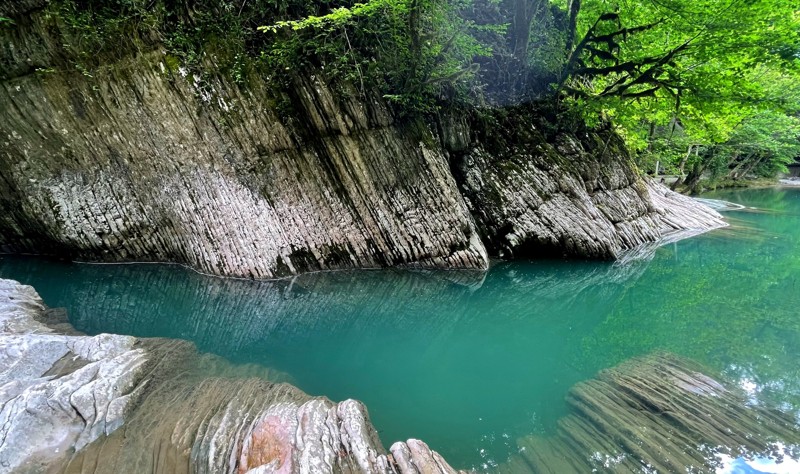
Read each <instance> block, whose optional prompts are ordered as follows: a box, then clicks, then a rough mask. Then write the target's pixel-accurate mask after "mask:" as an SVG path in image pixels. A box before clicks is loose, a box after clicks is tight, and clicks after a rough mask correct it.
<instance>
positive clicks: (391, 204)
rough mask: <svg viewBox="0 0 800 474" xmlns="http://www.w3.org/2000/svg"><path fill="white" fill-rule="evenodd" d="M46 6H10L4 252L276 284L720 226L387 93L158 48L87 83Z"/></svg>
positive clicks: (625, 168)
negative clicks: (434, 119)
mask: <svg viewBox="0 0 800 474" xmlns="http://www.w3.org/2000/svg"><path fill="white" fill-rule="evenodd" d="M41 8H46V4H45V3H44V2H39V1H30V2H24V3H22V4H19V5H18V6H15V7H13V8H10V9H7V13H8V14H9V15H11V16H13V19H14V25H13V27H10V28H5V29H3V30H2V31H0V35H2V38H0V39H2V41H1V42H0V46H1V47H0V65H2V73H0V77H2V78H3V79H2V81H0V109H2V110H3V111H4V113H3V114H0V143H1V144H2V153H0V182H2V186H0V252H22V253H45V254H57V255H60V256H66V257H70V258H78V259H85V260H91V261H107V262H119V261H168V262H176V263H181V264H185V265H188V266H191V267H192V268H195V269H197V270H200V271H202V272H206V273H211V274H217V275H229V276H238V277H249V278H256V279H269V278H274V277H281V276H288V275H296V274H300V273H304V272H309V271H316V270H327V269H343V268H367V267H385V266H394V265H401V266H406V265H413V266H419V267H428V268H431V267H444V268H471V269H485V268H486V267H487V263H488V259H487V251H486V247H488V248H489V249H490V250H491V251H492V253H494V254H495V255H498V256H505V257H513V256H519V255H526V254H528V255H537V254H549V255H559V256H561V255H566V256H572V257H579V258H605V259H611V258H617V257H619V256H620V255H621V253H622V252H623V251H624V250H626V249H630V248H634V247H636V246H637V245H640V244H642V243H646V242H654V241H658V240H659V239H660V238H661V237H662V236H663V234H664V233H665V232H669V231H672V230H676V229H677V230H686V229H687V228H688V227H689V226H693V225H694V224H695V223H698V224H699V225H698V227H697V228H696V229H695V230H701V229H702V230H707V229H710V228H713V227H716V226H719V225H720V221H719V216H718V215H715V214H713V213H712V214H709V213H708V212H706V211H705V210H704V209H702V206H699V205H696V204H694V203H692V202H691V201H685V200H682V198H680V197H679V196H677V195H672V194H664V196H661V197H659V196H656V194H659V195H660V194H662V190H661V189H660V188H659V187H658V186H656V185H653V184H646V183H645V182H644V181H642V180H641V178H639V177H638V175H637V172H636V170H635V168H634V167H633V166H632V165H631V164H630V163H629V162H628V159H627V158H626V156H625V154H624V153H621V152H620V150H619V149H618V147H616V148H615V147H611V148H609V147H608V141H607V140H606V141H605V142H604V141H603V140H604V139H601V138H600V137H599V136H596V137H594V138H592V137H588V136H587V137H588V139H583V138H582V139H581V140H578V139H576V138H575V137H569V136H567V135H564V136H562V137H561V138H558V139H556V140H551V141H552V142H553V143H548V142H547V140H544V139H542V140H533V141H531V140H527V139H526V138H524V137H523V138H520V139H519V140H518V141H517V142H516V144H515V146H516V150H515V151H513V152H512V153H508V150H503V149H499V148H496V147H494V146H492V145H491V144H488V143H484V141H481V140H476V137H475V135H476V134H475V132H476V130H474V129H471V127H473V128H474V127H475V126H476V125H477V124H476V123H474V122H471V121H470V120H468V119H467V118H466V114H461V115H459V114H450V115H445V116H443V117H440V118H439V123H438V124H435V125H431V124H429V125H431V126H428V125H425V124H422V123H421V122H422V121H421V120H417V121H412V122H411V123H407V122H404V123H402V124H401V123H397V122H395V120H394V118H393V115H392V113H391V112H390V110H389V109H388V107H387V106H386V104H385V103H384V102H383V100H382V99H381V98H380V97H377V95H375V94H358V93H356V92H355V91H353V90H350V92H349V93H347V92H346V91H345V93H342V90H341V89H342V88H344V89H348V87H347V85H341V84H339V85H337V86H335V87H338V89H337V90H338V92H336V93H334V87H333V86H331V85H330V84H328V83H326V81H325V80H324V79H323V78H322V77H320V76H319V75H318V74H315V73H314V72H313V71H308V72H306V73H304V74H300V73H298V75H297V76H296V77H294V79H293V84H292V85H291V86H290V87H289V88H288V90H285V91H276V88H275V87H272V86H271V85H270V84H268V83H265V82H264V81H263V80H262V79H261V78H253V80H250V81H248V85H247V86H246V87H242V86H240V85H238V84H237V83H235V82H234V81H231V80H230V78H228V77H226V75H225V74H224V73H222V72H221V71H219V68H218V67H217V66H216V64H215V63H214V60H213V58H212V57H207V58H206V59H205V60H204V61H205V62H204V63H203V64H202V65H200V66H196V68H197V67H199V68H200V69H201V70H202V71H199V70H194V71H190V70H188V69H186V68H185V67H182V66H180V65H179V64H176V60H175V58H172V60H169V57H168V56H167V55H166V53H165V51H163V50H161V49H159V48H158V45H151V46H149V47H148V48H149V50H145V51H141V50H140V49H141V48H139V47H133V45H131V48H129V49H131V51H130V52H125V51H124V48H123V51H121V52H120V56H121V57H119V58H116V60H115V62H112V63H109V64H105V65H103V66H102V67H98V68H97V70H93V71H92V74H91V77H87V76H85V75H82V74H80V73H78V72H76V71H75V68H74V64H72V63H71V62H70V58H69V57H68V54H67V52H66V51H65V50H64V49H63V48H62V44H63V43H64V41H63V38H62V35H61V33H60V32H59V27H58V24H57V23H53V20H52V18H50V19H48V17H47V15H45V14H44V13H43V11H42V10H41ZM23 10H24V14H23V13H22V11H23ZM29 10H30V11H29ZM133 51H136V53H135V54H134V53H133ZM37 71H38V72H37ZM42 71H47V72H46V73H43V72H42ZM514 127H516V128H519V125H518V124H517V125H514V124H512V125H509V126H508V128H509V129H508V130H501V131H498V133H501V134H502V133H511V132H512V130H510V128H514ZM534 135H535V134H534ZM540 138H542V137H540ZM606 138H607V137H606ZM548 140H549V139H548ZM592 140H594V142H593V141H592ZM451 152H452V155H451ZM449 155H451V156H455V155H458V156H463V159H459V160H456V161H457V162H456V163H454V162H453V160H448V156H449ZM454 169H455V170H456V174H457V175H458V176H457V178H458V180H457V179H456V177H454V175H453V172H452V171H453V170H454ZM465 198H466V199H465ZM701 221H703V222H701ZM478 228H480V229H481V232H480V233H479V232H478V231H477V229H478Z"/></svg>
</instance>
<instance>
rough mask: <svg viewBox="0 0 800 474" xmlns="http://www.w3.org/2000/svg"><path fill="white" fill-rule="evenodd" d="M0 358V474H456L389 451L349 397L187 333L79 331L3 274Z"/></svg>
mask: <svg viewBox="0 0 800 474" xmlns="http://www.w3.org/2000/svg"><path fill="white" fill-rule="evenodd" d="M0 367H2V369H0V406H2V408H0V419H2V420H3V422H2V425H0V467H2V470H3V472H15V473H16V472H19V473H32V472H70V473H87V474H88V473H106V472H107V473H141V472H154V473H158V472H162V473H176V472H207V473H222V472H231V473H233V472H238V473H244V472H250V473H266V472H281V473H290V472H314V473H317V472H320V473H324V472H376V473H378V472H381V473H417V472H432V473H447V474H453V473H455V472H456V471H455V470H454V469H453V468H451V467H450V466H449V465H448V464H447V462H446V461H444V460H443V459H442V458H441V456H439V455H438V454H437V453H436V452H435V451H431V450H430V449H429V448H428V446H427V445H426V444H425V443H423V442H422V441H419V440H413V439H411V440H408V441H406V442H398V443H395V444H393V445H392V446H391V449H390V450H389V451H388V452H387V451H386V450H385V449H384V448H383V446H382V445H381V443H380V441H379V440H378V437H377V434H376V431H375V429H374V428H373V427H372V425H371V423H370V421H369V416H368V414H367V410H366V407H365V406H364V405H363V404H361V403H360V402H357V401H355V400H346V401H343V402H340V403H334V402H332V401H330V400H328V399H325V398H320V397H309V396H308V395H306V394H305V393H303V392H301V391H300V390H298V389H296V388H295V387H293V386H291V385H289V384H286V383H282V382H280V380H281V379H282V378H284V377H283V376H282V375H281V374H276V373H273V372H271V371H269V370H267V369H264V368H259V367H249V366H235V365H232V364H229V363H227V362H226V361H224V360H222V359H220V358H218V357H216V356H211V355H200V354H198V353H197V351H196V349H195V348H194V346H193V345H192V344H191V343H189V342H185V341H178V340H168V339H139V338H134V337H130V336H120V335H111V334H100V335H97V336H91V337H90V336H86V335H83V334H79V333H77V332H76V331H74V330H73V329H72V328H71V326H70V325H69V324H68V323H67V322H66V320H65V318H64V313H63V311H58V310H50V309H47V308H46V307H45V305H44V303H43V302H42V300H41V298H40V297H39V295H38V294H37V293H36V291H35V290H34V289H33V288H32V287H30V286H26V285H22V284H20V283H18V282H15V281H12V280H0Z"/></svg>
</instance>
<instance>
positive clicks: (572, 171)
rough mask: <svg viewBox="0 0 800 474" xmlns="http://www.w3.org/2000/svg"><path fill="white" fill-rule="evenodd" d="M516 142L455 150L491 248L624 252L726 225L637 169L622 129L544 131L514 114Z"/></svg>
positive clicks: (505, 252) (568, 253)
mask: <svg viewBox="0 0 800 474" xmlns="http://www.w3.org/2000/svg"><path fill="white" fill-rule="evenodd" d="M517 118H518V121H514V122H512V123H513V124H512V125H510V126H509V128H512V129H516V130H511V131H509V133H510V134H513V138H512V143H511V144H508V143H507V142H503V141H502V140H500V141H499V143H498V141H496V142H494V143H493V146H492V151H488V148H487V147H486V146H485V145H477V146H471V147H469V148H467V149H466V150H464V151H462V152H461V153H457V154H456V156H457V158H456V159H455V160H454V165H453V168H454V172H455V174H456V176H457V177H458V181H459V184H460V187H461V190H462V193H463V195H464V197H465V199H466V201H467V203H468V206H469V208H470V210H471V211H472V214H473V216H474V217H475V220H476V222H477V223H478V228H479V229H480V232H481V235H482V237H483V239H484V242H486V245H487V247H488V249H489V251H490V253H492V254H494V255H498V256H500V257H506V258H511V257H518V256H523V257H525V256H527V257H530V256H533V257H537V256H545V257H571V258H597V259H606V260H612V259H618V258H621V257H622V256H623V254H624V253H625V252H626V251H628V250H632V249H635V248H636V247H638V246H640V245H642V244H646V243H650V242H658V241H660V240H661V239H663V238H665V237H667V236H669V235H672V234H674V233H676V232H677V233H681V235H683V236H688V235H694V234H697V233H701V232H705V231H707V230H710V229H714V228H717V227H722V226H725V225H726V224H725V222H724V221H723V219H722V216H720V215H719V213H717V212H716V211H714V210H712V209H710V208H709V207H707V206H705V205H703V204H701V203H699V202H697V201H695V200H694V199H691V198H688V197H686V196H683V195H680V194H678V193H674V192H671V191H669V190H668V189H667V188H666V187H664V186H663V185H660V184H658V183H655V182H651V181H648V180H646V179H643V178H642V177H640V176H639V174H638V171H637V170H636V168H635V166H633V165H632V163H630V161H629V158H627V154H626V152H625V150H624V145H623V144H621V143H620V140H619V138H617V137H616V136H614V135H612V134H610V133H608V134H605V135H604V134H584V138H583V139H582V140H578V139H577V138H576V137H575V136H573V135H570V134H566V133H560V134H557V135H556V136H555V137H554V138H550V139H548V138H545V137H544V136H543V135H542V134H541V133H539V132H538V131H537V125H536V124H534V123H533V122H532V120H530V119H526V118H525V117H524V116H522V117H520V116H519V115H517Z"/></svg>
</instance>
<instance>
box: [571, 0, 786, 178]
mask: <svg viewBox="0 0 800 474" xmlns="http://www.w3.org/2000/svg"><path fill="white" fill-rule="evenodd" d="M615 7H616V9H615V10H614V11H611V10H610V6H609V5H608V4H607V3H606V2H603V1H600V0H594V1H586V2H584V3H583V8H582V10H581V12H580V15H579V22H578V36H579V37H582V38H584V42H583V43H579V44H578V46H577V47H576V50H575V51H573V52H572V56H571V57H570V59H569V60H568V64H567V66H566V70H567V73H568V76H566V77H564V78H563V82H562V84H563V87H564V90H565V91H567V92H568V93H569V94H570V95H571V96H572V97H571V98H570V99H569V100H568V101H567V103H569V104H570V105H571V106H573V107H577V108H579V109H581V110H582V111H583V113H584V114H585V116H586V117H587V118H589V119H592V118H596V117H603V118H606V119H609V120H611V121H613V123H614V124H615V125H616V126H617V127H618V130H619V131H620V133H621V134H622V135H623V136H624V137H625V139H626V141H627V142H628V144H629V146H630V147H631V148H633V149H634V150H638V151H639V158H640V165H643V166H644V167H647V168H649V169H653V165H654V163H655V161H660V162H661V164H662V166H663V165H664V164H666V167H667V168H668V169H670V168H671V169H672V171H679V170H682V169H683V168H684V166H686V167H687V169H691V170H693V172H694V173H695V174H696V175H697V176H695V177H694V178H697V179H699V177H700V175H702V174H703V173H706V172H711V174H712V175H728V176H729V177H732V178H733V179H738V178H741V177H743V176H742V175H740V174H739V173H741V172H742V171H745V170H746V171H747V172H748V173H772V174H774V172H776V171H779V170H782V169H784V167H785V164H786V163H788V162H791V160H793V158H794V156H797V151H798V150H797V145H798V141H797V139H798V136H800V134H798V133H797V132H798V130H797V128H796V125H795V119H794V118H793V117H794V116H796V115H797V114H798V113H800V11H798V8H797V6H796V5H795V4H794V2H791V1H788V0H754V1H751V2H741V1H737V0H701V1H686V0H666V1H658V2H655V1H645V2H641V1H623V2H620V3H617V4H615ZM587 38H588V41H587ZM581 48H583V49H581ZM676 124H677V125H678V127H676V126H675V125H676ZM664 127H667V128H668V129H669V132H668V133H661V134H653V133H652V132H653V131H654V130H659V129H663V128H664ZM676 128H678V129H679V134H678V135H676V134H675V133H674V132H675V129H676ZM768 130H769V133H767V131H768ZM778 143H780V145H778ZM690 146H694V147H696V148H695V153H693V154H690V156H689V157H688V159H687V158H686V154H687V149H688V148H689V147H690ZM745 157H747V159H745ZM751 159H753V160H759V161H758V164H757V165H755V166H752V167H751V166H750V165H749V164H747V161H748V160H751ZM691 174H692V173H690V176H691ZM697 179H695V180H694V182H693V183H692V184H691V186H690V187H692V188H693V187H694V186H695V185H696V182H697Z"/></svg>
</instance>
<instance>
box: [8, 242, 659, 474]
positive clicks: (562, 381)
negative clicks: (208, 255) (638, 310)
mask: <svg viewBox="0 0 800 474" xmlns="http://www.w3.org/2000/svg"><path fill="white" fill-rule="evenodd" d="M646 268H647V260H638V261H636V262H633V263H631V264H628V265H624V266H619V265H617V266H614V265H610V264H597V263H577V262H576V263H571V264H565V263H559V262H542V263H513V264H512V263H498V264H496V265H494V266H493V268H492V270H491V271H490V272H489V273H488V274H485V275H484V274H474V273H473V274H469V273H461V272H431V271H426V272H415V271H394V270H386V271H362V272H332V273H317V274H310V275H304V276H301V277H298V278H295V279H292V280H281V281H273V282H251V281H243V280H231V279H222V278H214V277H208V276H204V275H199V274H196V273H193V272H191V271H188V270H186V269H183V268H181V267H177V266H166V265H151V264H143V265H87V264H68V263H54V262H44V261H41V260H35V259H25V258H13V257H2V258H0V275H3V276H6V277H12V278H16V279H18V280H21V281H23V282H25V283H29V284H32V285H34V286H35V287H36V288H37V289H38V290H39V292H40V293H41V294H42V296H43V298H44V299H45V301H46V302H47V303H48V304H49V305H51V306H64V307H66V308H67V310H68V313H69V315H70V319H71V322H72V323H73V324H74V325H75V326H76V327H77V328H78V329H79V330H82V331H85V332H88V333H98V332H114V333H121V334H133V335H136V336H142V337H148V336H159V337H173V338H183V339H189V340H192V341H194V342H195V343H196V344H197V345H198V347H199V349H200V350H202V351H209V352H214V353H217V354H219V355H222V356H224V357H226V358H228V359H230V360H232V361H234V362H257V363H260V364H264V365H266V366H269V367H273V368H275V369H277V370H280V371H283V372H287V373H288V374H289V375H290V376H291V377H292V379H293V380H294V381H295V382H296V383H297V384H298V385H299V386H300V387H301V388H302V389H304V390H306V391H307V392H309V393H312V394H318V395H326V396H328V397H331V398H333V399H344V398H348V397H353V398H358V399H361V400H363V401H365V402H366V403H367V406H369V408H370V411H371V414H372V417H373V421H374V422H375V424H376V426H378V428H379V429H380V430H382V433H381V436H382V438H383V439H384V441H385V442H390V441H393V440H396V439H402V438H408V437H419V438H422V439H425V440H426V442H428V443H430V444H431V445H432V446H434V447H435V448H436V449H439V450H440V451H441V452H442V453H443V454H445V455H449V456H450V457H453V458H455V459H457V460H458V461H456V462H457V463H459V464H462V465H463V464H465V463H467V462H468V463H469V464H466V465H472V464H476V463H481V462H487V461H489V462H493V461H491V460H500V461H502V460H504V459H505V458H506V457H507V456H508V455H509V453H511V452H515V451H516V449H517V448H516V446H515V439H516V438H517V437H518V436H520V435H521V434H524V433H530V432H533V431H535V432H546V431H547V430H548V429H549V427H550V426H552V425H553V424H554V423H555V420H556V419H557V418H558V417H559V416H560V415H561V414H562V412H563V410H564V404H563V394H564V393H565V392H566V390H567V389H568V388H569V387H570V386H571V385H572V384H574V383H575V382H577V381H579V380H582V379H584V378H587V377H589V376H591V375H592V374H593V373H594V371H595V370H596V368H595V367H594V366H593V365H592V364H587V361H586V360H584V359H583V357H582V354H581V339H582V338H583V337H584V336H585V335H586V334H587V333H588V332H591V331H592V329H593V328H594V327H595V326H596V325H597V324H598V323H599V322H601V321H602V319H603V317H604V315H605V314H607V313H608V312H609V311H610V310H611V308H612V307H613V305H614V304H615V301H616V300H617V299H618V298H619V295H620V294H621V293H622V292H623V290H624V288H625V287H626V286H627V285H631V284H633V282H635V281H636V280H637V279H638V278H639V277H640V276H641V275H642V273H643V272H644V271H645V269H646Z"/></svg>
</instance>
